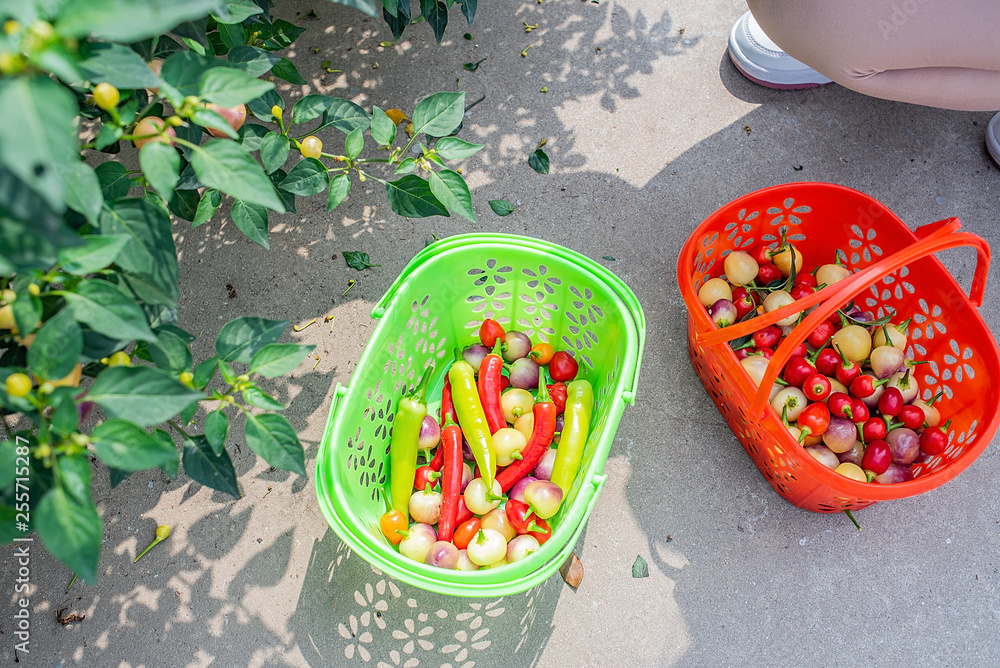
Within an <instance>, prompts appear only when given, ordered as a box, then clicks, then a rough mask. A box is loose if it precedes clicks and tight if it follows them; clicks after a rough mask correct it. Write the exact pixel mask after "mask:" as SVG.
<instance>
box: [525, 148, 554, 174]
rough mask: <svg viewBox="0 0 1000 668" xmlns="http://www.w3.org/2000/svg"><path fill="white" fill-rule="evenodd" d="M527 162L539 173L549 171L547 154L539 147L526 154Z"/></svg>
mask: <svg viewBox="0 0 1000 668" xmlns="http://www.w3.org/2000/svg"><path fill="white" fill-rule="evenodd" d="M528 164H529V165H531V168H532V169H533V170H535V171H536V172H538V173H539V174H548V173H549V156H548V155H546V153H545V151H543V150H542V149H540V148H539V149H536V150H535V152H534V153H532V154H531V155H529V156H528Z"/></svg>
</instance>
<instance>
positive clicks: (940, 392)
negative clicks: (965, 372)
mask: <svg viewBox="0 0 1000 668" xmlns="http://www.w3.org/2000/svg"><path fill="white" fill-rule="evenodd" d="M943 396H944V390H938V391H937V394H935V395H934V396H933V397H931V398H930V400H929V401H928V402H927V405H928V406H933V405H934V402H935V401H937V400H938V399H940V398H941V397H943Z"/></svg>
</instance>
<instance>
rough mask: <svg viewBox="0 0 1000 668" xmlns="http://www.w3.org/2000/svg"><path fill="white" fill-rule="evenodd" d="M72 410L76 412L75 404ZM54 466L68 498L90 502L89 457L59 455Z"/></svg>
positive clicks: (90, 473)
mask: <svg viewBox="0 0 1000 668" xmlns="http://www.w3.org/2000/svg"><path fill="white" fill-rule="evenodd" d="M62 389H68V388H62ZM73 412H74V413H75V412H76V407H75V406H74V407H73ZM56 468H57V469H58V471H59V482H60V484H61V486H62V488H63V489H64V490H66V493H67V495H69V497H70V499H72V500H73V501H76V502H77V503H79V504H81V505H87V504H89V503H91V496H90V484H91V480H92V478H93V473H92V471H91V470H90V459H88V457H87V456H86V455H67V456H64V457H59V458H58V459H57V460H56Z"/></svg>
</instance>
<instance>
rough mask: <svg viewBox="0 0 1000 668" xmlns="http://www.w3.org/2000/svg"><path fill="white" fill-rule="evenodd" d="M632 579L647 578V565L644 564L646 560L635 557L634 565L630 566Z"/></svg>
mask: <svg viewBox="0 0 1000 668" xmlns="http://www.w3.org/2000/svg"><path fill="white" fill-rule="evenodd" d="M632 577H634V578H648V577H649V565H648V564H647V563H646V560H645V559H643V558H642V557H641V556H639V555H636V557H635V563H633V564H632Z"/></svg>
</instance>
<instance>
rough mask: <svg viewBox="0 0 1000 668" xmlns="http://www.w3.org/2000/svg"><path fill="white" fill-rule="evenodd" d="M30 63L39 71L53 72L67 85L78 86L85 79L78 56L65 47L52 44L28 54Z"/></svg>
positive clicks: (55, 43)
mask: <svg viewBox="0 0 1000 668" xmlns="http://www.w3.org/2000/svg"><path fill="white" fill-rule="evenodd" d="M28 62H29V63H31V64H32V65H35V66H37V67H38V68H39V69H41V70H44V71H47V72H52V74H54V75H56V76H57V77H59V78H60V79H62V81H63V83H65V84H78V83H80V82H81V81H83V79H84V75H83V72H81V71H80V68H79V67H77V57H76V54H71V53H70V51H69V49H67V48H66V46H65V45H63V44H61V43H59V42H50V43H49V44H46V45H45V46H44V47H42V48H41V49H39V50H37V51H34V52H33V53H29V54H28Z"/></svg>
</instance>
